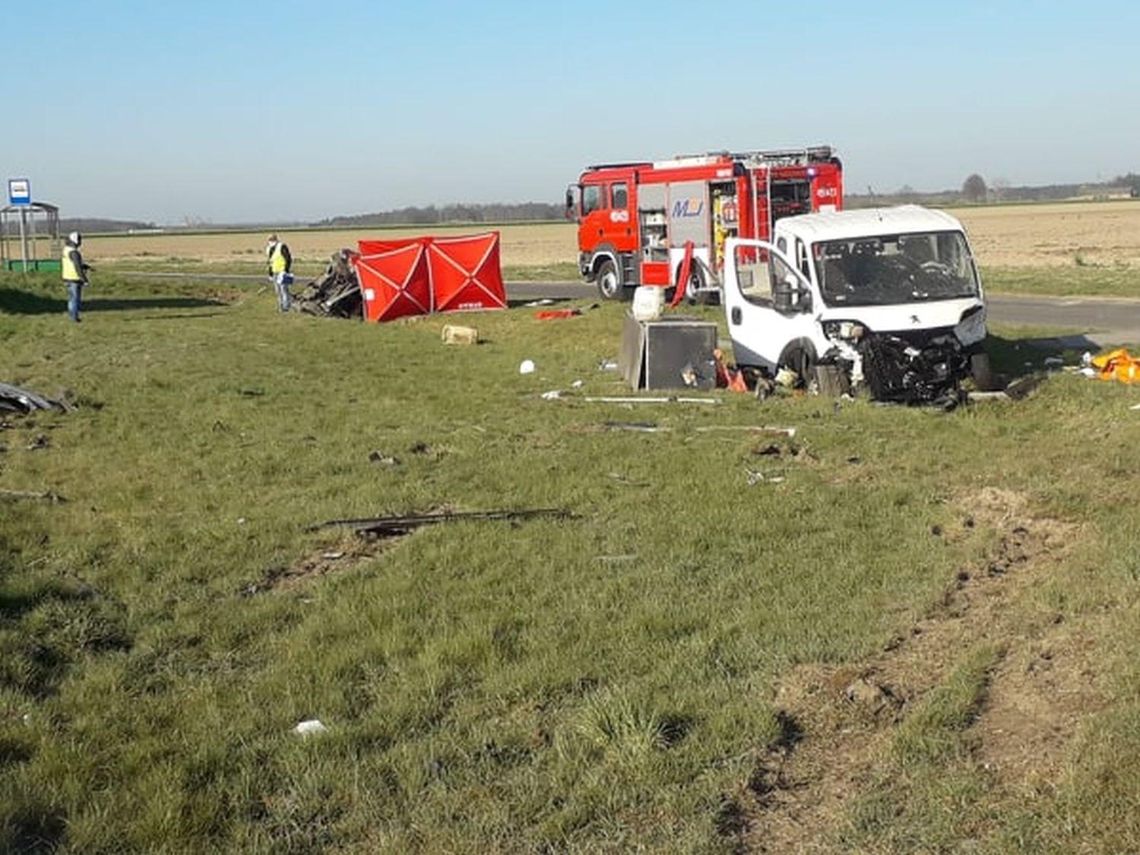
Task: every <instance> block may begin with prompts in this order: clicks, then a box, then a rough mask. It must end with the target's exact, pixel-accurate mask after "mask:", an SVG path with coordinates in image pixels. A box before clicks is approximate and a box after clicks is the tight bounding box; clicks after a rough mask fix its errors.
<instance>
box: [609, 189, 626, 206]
mask: <svg viewBox="0 0 1140 855" xmlns="http://www.w3.org/2000/svg"><path fill="white" fill-rule="evenodd" d="M611 198H612V199H613V204H612V205H611V207H613V208H626V207H628V206H629V190H628V188H627V187H626V186H625V184H615V185H614V186H613V195H612V197H611Z"/></svg>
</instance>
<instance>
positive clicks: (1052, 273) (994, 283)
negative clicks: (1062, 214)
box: [981, 253, 1140, 299]
mask: <svg viewBox="0 0 1140 855" xmlns="http://www.w3.org/2000/svg"><path fill="white" fill-rule="evenodd" d="M981 275H982V283H983V284H984V286H985V289H986V291H987V293H991V294H1024V295H1026V296H1053V297H1067V296H1079V297H1130V298H1132V299H1140V276H1137V271H1136V269H1135V268H1134V267H1128V266H1125V265H1114V266H1111V267H1108V266H1105V267H1098V266H1095V265H1091V264H1089V263H1088V262H1087V261H1085V260H1084V257H1083V256H1082V255H1081V254H1080V253H1077V255H1076V256H1075V257H1074V262H1073V266H1072V267H1013V268H1011V267H987V268H984V269H983V270H982V271H981Z"/></svg>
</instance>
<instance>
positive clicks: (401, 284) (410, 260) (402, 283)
mask: <svg viewBox="0 0 1140 855" xmlns="http://www.w3.org/2000/svg"><path fill="white" fill-rule="evenodd" d="M358 245H359V247H360V258H358V259H356V261H355V262H354V264H355V266H356V271H357V277H358V278H359V279H360V288H361V292H362V294H363V296H364V317H365V320H369V321H390V320H394V319H395V318H399V317H403V316H405V315H426V314H429V313H431V312H452V311H469V310H473V309H505V308H506V307H507V295H506V289H505V287H504V286H503V273H502V268H501V266H500V259H499V233H498V232H487V233H486V234H481V235H470V236H465V237H455V238H435V237H415V238H393V239H388V240H362V241H359V242H358Z"/></svg>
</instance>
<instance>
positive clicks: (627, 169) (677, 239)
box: [566, 146, 843, 300]
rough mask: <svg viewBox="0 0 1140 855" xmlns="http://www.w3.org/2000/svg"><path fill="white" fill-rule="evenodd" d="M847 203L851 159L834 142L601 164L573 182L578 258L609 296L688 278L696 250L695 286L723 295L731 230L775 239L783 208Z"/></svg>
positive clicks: (804, 210)
mask: <svg viewBox="0 0 1140 855" xmlns="http://www.w3.org/2000/svg"><path fill="white" fill-rule="evenodd" d="M842 207H843V167H842V164H840V162H839V158H837V157H835V156H834V154H833V153H832V150H831V148H830V147H829V146H816V147H812V148H805V149H794V150H782V151H748V152H739V153H730V152H712V153H709V154H702V155H688V156H684V157H676V158H673V159H671V160H662V161H656V162H649V161H646V162H638V163H612V164H604V165H599V166H591V167H589V168H587V169H586V171H585V172H583V173H582V175H581V177H580V178H579V179H578V183H577V184H572V185H570V187H569V188H568V189H567V191H566V213H567V216H568V217H575V218H576V219H577V221H578V267H579V269H580V270H581V272H582V276H584V277H585V278H586V280H587V281H592V282H596V283H597V285H598V291H600V292H601V295H602V297H604V298H605V299H608V300H613V299H620V298H622V297H623V296H624V295H625V294H626V293H627V291H626V289H628V288H633V287H634V286H636V285H661V286H665V287H672V286H674V285H676V284H678V282H677V279H678V276H679V273H680V270H681V267H682V261H683V259H684V256H685V253H686V251H689V252H691V253H692V260H691V263H690V265H689V271H690V272H689V282H688V283H687V287H686V293H687V294H689V295H690V296H691V297H692V298H694V299H702V298H704V297H708V296H712V295H717V294H719V293H720V283H721V278H722V271H723V269H724V242H725V241H726V240H727V239H728V238H731V237H740V238H753V239H756V240H768V239H769V237H770V236H771V234H772V224H773V223H774V222H775V221H776V220H778V219H780V218H781V217H787V216H791V215H793V214H808V213H812V212H816V211H838V210H840V209H841V208H842Z"/></svg>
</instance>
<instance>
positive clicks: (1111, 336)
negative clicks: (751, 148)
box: [121, 272, 1140, 347]
mask: <svg viewBox="0 0 1140 855" xmlns="http://www.w3.org/2000/svg"><path fill="white" fill-rule="evenodd" d="M121 275H125V276H141V277H149V278H151V279H182V280H186V279H196V280H214V281H227V282H261V283H264V282H265V277H264V276H262V275H211V274H195V273H190V274H186V273H143V272H138V273H134V272H129V273H128V272H124V273H122V274H121ZM507 296H508V297H509V298H510V299H511V300H538V299H542V298H549V299H552V300H572V299H579V300H583V299H584V300H589V299H596V298H597V297H598V292H597V289H595V288H594V286H592V285H587V284H585V283H584V282H508V283H507ZM988 303H989V308H988V313H989V319H990V321H992V322H993V323H997V324H1013V325H1019V326H1033V327H1042V328H1046V329H1048V330H1050V331H1053V330H1057V331H1059V332H1058V335H1057V337H1058V338H1060V339H1064V340H1069V341H1071V343H1072V344H1073V345H1074V346H1081V347H1083V346H1090V347H1091V346H1096V347H1105V346H1107V345H1113V344H1137V343H1140V300H1128V299H1124V298H1115V297H1013V296H990V297H989V298H988Z"/></svg>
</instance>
